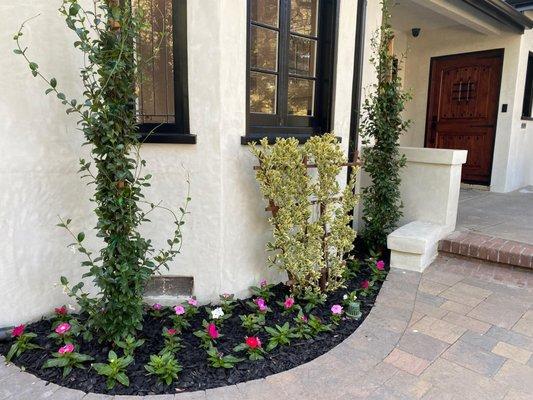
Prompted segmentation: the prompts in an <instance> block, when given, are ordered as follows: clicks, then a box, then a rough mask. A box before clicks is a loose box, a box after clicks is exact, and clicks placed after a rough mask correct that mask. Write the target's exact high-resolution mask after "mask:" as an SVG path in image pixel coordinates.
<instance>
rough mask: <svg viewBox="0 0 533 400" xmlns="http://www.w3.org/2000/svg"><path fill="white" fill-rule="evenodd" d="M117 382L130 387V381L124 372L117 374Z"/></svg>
mask: <svg viewBox="0 0 533 400" xmlns="http://www.w3.org/2000/svg"><path fill="white" fill-rule="evenodd" d="M117 381H119V382H120V383H122V384H123V385H124V386H129V385H130V379H129V378H128V377H127V376H126V374H125V373H124V372H119V373H118V374H117Z"/></svg>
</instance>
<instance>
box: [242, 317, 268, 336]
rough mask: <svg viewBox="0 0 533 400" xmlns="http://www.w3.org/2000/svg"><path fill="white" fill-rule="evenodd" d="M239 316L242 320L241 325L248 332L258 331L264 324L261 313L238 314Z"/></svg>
mask: <svg viewBox="0 0 533 400" xmlns="http://www.w3.org/2000/svg"><path fill="white" fill-rule="evenodd" d="M239 318H240V319H241V321H242V327H243V328H244V329H246V332H248V333H250V334H254V333H257V332H259V331H260V330H262V329H263V327H264V326H265V314H262V313H255V314H247V315H239Z"/></svg>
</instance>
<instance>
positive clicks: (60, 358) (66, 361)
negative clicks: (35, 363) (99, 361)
mask: <svg viewBox="0 0 533 400" xmlns="http://www.w3.org/2000/svg"><path fill="white" fill-rule="evenodd" d="M52 357H53V358H50V359H48V360H46V362H45V363H44V364H43V368H63V378H66V377H67V376H68V375H69V374H70V373H71V372H72V369H73V368H81V369H85V366H84V365H83V363H85V362H87V361H92V360H93V358H92V357H91V356H88V355H86V354H80V353H76V352H72V353H64V354H61V353H53V354H52Z"/></svg>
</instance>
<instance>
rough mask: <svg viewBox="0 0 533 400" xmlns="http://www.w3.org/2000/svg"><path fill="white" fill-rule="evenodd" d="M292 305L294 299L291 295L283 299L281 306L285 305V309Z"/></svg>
mask: <svg viewBox="0 0 533 400" xmlns="http://www.w3.org/2000/svg"><path fill="white" fill-rule="evenodd" d="M293 305H294V299H293V298H292V297H287V298H286V299H285V302H284V303H283V307H285V309H286V310H288V309H289V308H291V307H292V306H293Z"/></svg>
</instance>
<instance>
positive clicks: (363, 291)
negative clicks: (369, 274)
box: [357, 279, 376, 297]
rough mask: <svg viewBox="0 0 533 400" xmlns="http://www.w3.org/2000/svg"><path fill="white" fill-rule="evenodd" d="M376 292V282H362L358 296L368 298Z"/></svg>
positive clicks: (366, 280)
mask: <svg viewBox="0 0 533 400" xmlns="http://www.w3.org/2000/svg"><path fill="white" fill-rule="evenodd" d="M375 290H376V286H375V284H374V281H369V280H368V279H365V280H363V281H361V284H360V289H359V290H358V291H357V295H358V296H359V297H368V296H370V295H371V294H372V293H374V291H375Z"/></svg>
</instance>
